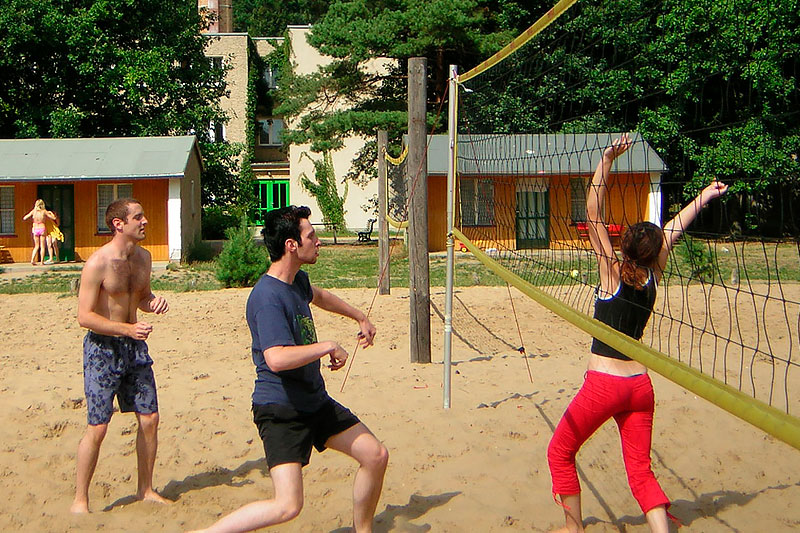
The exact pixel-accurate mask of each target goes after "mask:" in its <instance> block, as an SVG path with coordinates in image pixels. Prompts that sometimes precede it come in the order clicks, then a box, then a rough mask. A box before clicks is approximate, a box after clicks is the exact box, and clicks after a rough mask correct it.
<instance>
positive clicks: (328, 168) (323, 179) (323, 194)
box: [300, 152, 348, 229]
mask: <svg viewBox="0 0 800 533" xmlns="http://www.w3.org/2000/svg"><path fill="white" fill-rule="evenodd" d="M303 155H305V156H306V157H308V158H309V159H311V156H309V155H308V154H307V153H305V152H304V153H303ZM311 162H312V163H314V179H313V180H312V179H311V178H309V177H308V176H307V175H306V174H305V173H303V174H301V175H300V184H301V185H302V186H303V187H304V188H305V189H306V190H307V191H308V193H309V194H310V195H311V196H313V197H314V198H316V199H317V205H319V209H320V211H321V212H322V221H323V222H324V223H325V224H326V225H327V226H331V227H335V228H339V229H341V228H344V227H346V226H345V221H344V202H345V200H347V190H348V184H347V181H345V182H344V192H343V193H342V194H341V195H339V187H338V185H337V183H336V171H335V169H334V168H333V158H332V157H331V154H330V152H323V154H322V159H311Z"/></svg>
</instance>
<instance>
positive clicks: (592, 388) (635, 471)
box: [547, 370, 669, 513]
mask: <svg viewBox="0 0 800 533" xmlns="http://www.w3.org/2000/svg"><path fill="white" fill-rule="evenodd" d="M654 406H655V398H654V395H653V384H652V383H651V381H650V376H648V375H647V374H639V375H637V376H630V377H622V376H614V375H611V374H605V373H603V372H595V371H592V370H589V371H588V372H586V378H585V380H584V382H583V386H582V387H581V390H580V391H578V394H577V395H576V396H575V398H573V400H572V402H571V403H570V404H569V407H567V411H566V412H565V413H564V416H563V417H561V421H560V422H559V423H558V427H557V428H556V431H555V433H554V434H553V439H552V440H551V441H550V446H548V448H547V461H548V463H549V465H550V476H551V477H552V479H553V494H563V495H570V494H579V493H580V492H581V486H580V482H579V481H578V473H577V471H576V470H575V455H576V454H577V453H578V449H579V448H580V447H581V446H582V445H583V443H584V442H586V439H588V438H589V437H591V436H592V434H593V433H594V432H595V431H597V429H598V428H599V427H600V426H601V425H603V423H605V421H606V420H608V419H609V418H611V417H612V416H613V417H614V420H615V421H616V422H617V426H618V427H619V434H620V438H621V440H622V457H623V459H624V460H625V470H626V471H627V472H628V485H630V487H631V492H633V497H634V498H636V501H637V502H639V506H640V507H641V508H642V512H645V513H646V512H647V511H649V510H650V509H652V508H654V507H656V506H658V505H665V506H667V507H668V506H669V499H667V496H666V495H665V494H664V491H662V490H661V487H660V486H659V484H658V481H656V477H655V476H654V475H653V471H652V469H651V468H650V442H651V437H652V434H653V409H654Z"/></svg>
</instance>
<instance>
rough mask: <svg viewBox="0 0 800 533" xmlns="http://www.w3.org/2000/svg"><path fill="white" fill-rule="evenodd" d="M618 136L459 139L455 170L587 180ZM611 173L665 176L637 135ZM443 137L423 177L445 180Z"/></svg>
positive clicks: (436, 143) (435, 145) (436, 142)
mask: <svg viewBox="0 0 800 533" xmlns="http://www.w3.org/2000/svg"><path fill="white" fill-rule="evenodd" d="M620 135H621V134H620V133H559V134H512V135H506V134H498V133H492V134H472V135H459V136H458V170H459V172H460V173H461V174H462V175H466V176H470V175H477V176H493V175H505V176H511V175H515V176H534V175H536V174H549V175H556V174H592V173H593V172H594V169H595V167H596V166H597V163H598V162H599V161H600V157H601V155H602V154H603V150H604V149H605V148H606V147H607V146H610V145H611V142H612V141H613V140H614V139H616V138H618V137H619V136H620ZM631 141H632V143H633V144H632V146H631V147H630V148H629V149H628V151H627V152H626V153H624V154H623V155H622V156H620V157H619V158H618V159H617V161H616V164H615V166H614V169H612V172H632V173H650V172H658V173H661V172H666V171H667V165H666V164H665V163H664V161H663V160H662V159H661V158H660V157H659V156H658V154H656V152H655V150H653V148H652V147H651V146H650V145H649V144H648V143H647V141H645V140H644V139H642V136H641V135H639V134H638V133H632V134H631ZM448 146H449V141H448V138H447V135H434V136H433V138H432V139H431V140H430V145H429V147H428V173H429V174H447V159H448V157H449V156H448Z"/></svg>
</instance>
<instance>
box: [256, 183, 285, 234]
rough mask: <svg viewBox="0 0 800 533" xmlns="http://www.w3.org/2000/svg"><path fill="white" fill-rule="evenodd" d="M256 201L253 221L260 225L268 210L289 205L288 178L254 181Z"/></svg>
mask: <svg viewBox="0 0 800 533" xmlns="http://www.w3.org/2000/svg"><path fill="white" fill-rule="evenodd" d="M256 201H257V204H256V212H255V216H254V220H253V223H254V224H257V225H259V226H260V225H262V224H263V223H264V215H266V214H267V213H268V212H269V211H272V210H273V209H278V208H281V207H286V206H287V205H289V180H259V181H258V183H256Z"/></svg>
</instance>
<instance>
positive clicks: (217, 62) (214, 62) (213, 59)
mask: <svg viewBox="0 0 800 533" xmlns="http://www.w3.org/2000/svg"><path fill="white" fill-rule="evenodd" d="M208 63H209V64H210V65H211V68H213V69H217V70H222V56H208Z"/></svg>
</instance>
